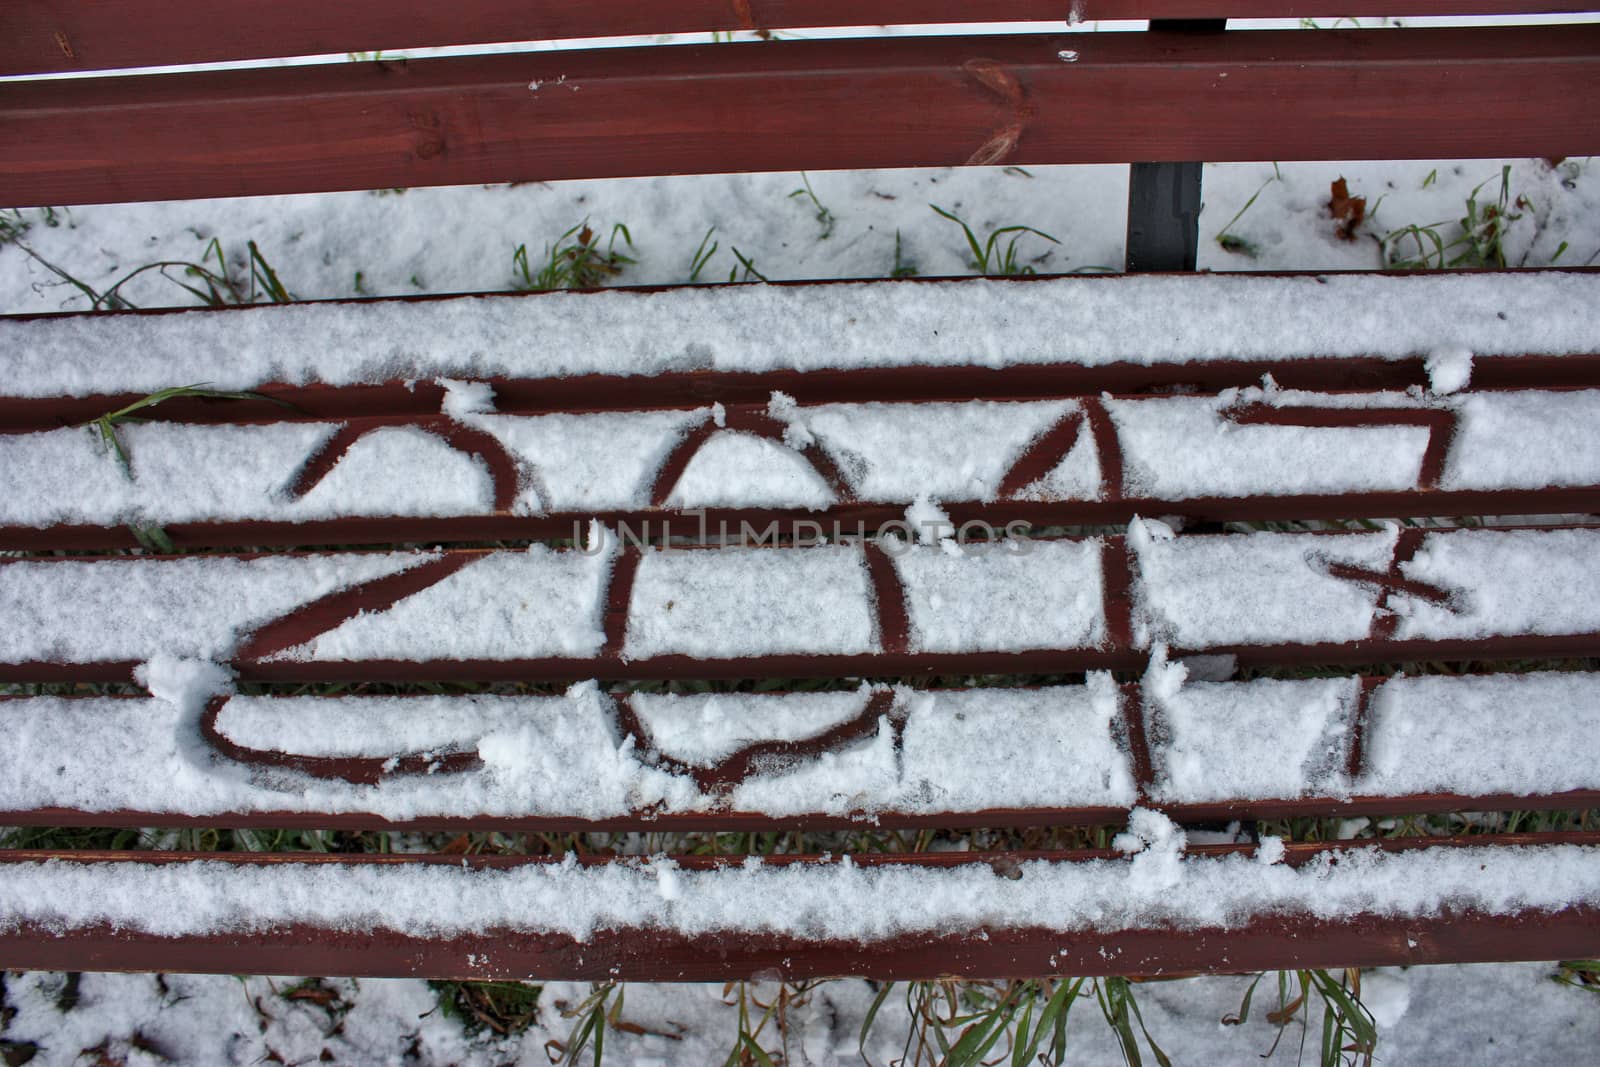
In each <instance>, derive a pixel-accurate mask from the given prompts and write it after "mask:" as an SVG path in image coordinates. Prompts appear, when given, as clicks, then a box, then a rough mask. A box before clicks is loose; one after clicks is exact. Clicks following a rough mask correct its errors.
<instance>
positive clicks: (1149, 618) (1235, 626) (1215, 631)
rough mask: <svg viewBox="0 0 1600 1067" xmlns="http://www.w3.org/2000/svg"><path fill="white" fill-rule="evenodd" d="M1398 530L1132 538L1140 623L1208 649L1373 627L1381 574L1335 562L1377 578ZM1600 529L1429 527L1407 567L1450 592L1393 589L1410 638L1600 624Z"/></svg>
mask: <svg viewBox="0 0 1600 1067" xmlns="http://www.w3.org/2000/svg"><path fill="white" fill-rule="evenodd" d="M1396 537H1397V533H1396V529H1395V528H1390V529H1388V530H1386V531H1382V532H1375V533H1370V534H1340V535H1332V536H1306V535H1297V534H1273V533H1256V534H1246V535H1237V534H1230V535H1224V536H1201V537H1177V538H1174V539H1170V540H1142V539H1135V540H1136V542H1141V543H1138V544H1137V548H1136V551H1137V555H1138V561H1139V567H1138V578H1137V585H1138V599H1139V604H1140V611H1139V612H1138V614H1137V615H1136V619H1135V623H1136V627H1137V629H1138V631H1139V633H1140V634H1141V636H1142V637H1143V638H1144V639H1146V640H1164V641H1168V642H1170V643H1171V644H1172V645H1173V646H1174V647H1178V648H1184V649H1205V648H1216V647H1229V646H1234V645H1262V644H1280V643H1319V642H1325V641H1354V640H1359V639H1362V638H1365V637H1366V636H1367V634H1368V632H1369V630H1370V629H1371V626H1372V622H1373V617H1374V612H1375V611H1377V610H1379V595H1380V587H1379V585H1378V584H1377V582H1376V581H1373V582H1364V581H1363V582H1358V581H1346V580H1341V579H1339V578H1336V577H1334V576H1333V575H1332V574H1330V573H1329V565H1330V564H1335V563H1339V564H1348V565H1354V566H1357V567H1359V568H1360V569H1361V570H1363V571H1367V572H1371V573H1372V574H1374V576H1375V577H1380V576H1382V575H1385V574H1386V573H1387V572H1388V569H1389V563H1390V559H1391V558H1392V556H1393V552H1394V546H1395V543H1396ZM1597 552H1600V530H1596V529H1574V530H1546V531H1531V530H1516V531H1499V530H1450V531H1441V532H1430V533H1428V534H1427V535H1426V536H1425V537H1424V538H1423V542H1422V547H1421V548H1420V549H1419V551H1418V552H1417V554H1416V557H1415V559H1413V560H1412V561H1411V562H1409V563H1406V564H1404V565H1403V566H1402V567H1401V573H1402V574H1403V575H1404V576H1405V577H1406V578H1408V579H1413V580H1420V581H1422V582H1426V583H1428V584H1430V585H1432V586H1435V587H1436V588H1438V589H1439V590H1440V591H1441V592H1443V593H1444V594H1445V595H1446V596H1447V598H1448V599H1447V600H1446V602H1445V603H1443V604H1434V603H1430V602H1429V601H1427V600H1423V599H1421V598H1419V597H1415V596H1412V595H1411V594H1408V593H1403V592H1391V593H1388V594H1387V596H1386V597H1385V598H1384V600H1383V604H1382V608H1381V610H1383V611H1387V612H1393V613H1395V614H1397V615H1399V616H1400V620H1399V625H1398V628H1397V630H1396V632H1395V636H1396V637H1397V638H1398V639H1401V640H1409V639H1417V640H1453V639H1475V638H1483V637H1489V636H1492V635H1509V634H1549V635H1553V634H1581V633H1592V632H1600V570H1597V569H1596V568H1595V566H1594V565H1593V560H1594V559H1595V558H1596V553H1597Z"/></svg>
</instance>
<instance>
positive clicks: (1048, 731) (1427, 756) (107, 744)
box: [0, 673, 1600, 832]
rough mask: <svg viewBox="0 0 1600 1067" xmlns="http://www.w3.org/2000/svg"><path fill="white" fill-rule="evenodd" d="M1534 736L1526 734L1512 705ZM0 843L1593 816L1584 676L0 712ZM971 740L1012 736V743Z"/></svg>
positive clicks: (1591, 699) (245, 700)
mask: <svg viewBox="0 0 1600 1067" xmlns="http://www.w3.org/2000/svg"><path fill="white" fill-rule="evenodd" d="M1524 708H1537V709H1538V710H1537V715H1538V721H1539V722H1542V723H1546V724H1550V725H1552V726H1555V725H1557V724H1559V728H1560V730H1561V734H1562V737H1563V739H1564V740H1563V741H1562V742H1561V743H1559V744H1552V743H1550V742H1549V741H1547V740H1541V738H1543V737H1544V735H1543V734H1541V733H1540V732H1539V731H1538V730H1529V729H1528V728H1527V724H1526V723H1524V722H1522V721H1521V720H1519V719H1518V718H1517V717H1516V715H1515V714H1514V712H1516V711H1518V710H1520V709H1524ZM0 728H3V729H4V731H5V732H6V733H7V735H8V736H9V737H10V738H11V739H12V745H11V750H12V752H13V753H14V757H15V760H14V765H13V769H12V773H11V776H10V778H9V779H8V780H7V781H6V782H4V783H0V822H4V823H6V824H8V825H51V826H60V825H82V826H106V825H131V826H153V825H160V826H179V825H182V826H188V825H225V826H261V827H281V826H284V825H315V826H319V827H325V828H326V827H340V828H358V827H372V826H405V827H410V828H418V827H430V828H449V829H464V828H488V827H493V828H504V829H509V830H522V831H561V832H569V831H591V830H624V829H646V830H652V831H665V830H700V831H704V830H708V829H712V828H716V829H722V830H729V829H740V830H758V829H773V828H793V827H796V826H799V827H804V828H809V829H822V828H830V829H831V828H846V827H851V826H858V825H861V824H862V823H870V824H871V825H873V826H881V827H886V828H897V827H919V828H920V827H951V826H978V827H982V826H1043V825H1057V826H1059V825H1072V824H1078V825H1095V824H1101V825H1103V824H1118V823H1122V822H1124V821H1125V820H1126V818H1127V814H1128V811H1129V809H1130V808H1132V807H1133V806H1134V805H1135V804H1136V803H1142V802H1148V803H1154V804H1158V805H1159V806H1160V808H1161V810H1162V811H1163V812H1165V813H1166V814H1168V815H1169V816H1171V817H1173V818H1175V819H1179V820H1182V821H1185V822H1196V821H1212V820H1217V821H1225V820H1230V819H1245V818H1280V817H1293V816H1329V815H1334V816H1351V815H1357V814H1382V815H1395V814H1401V813H1417V812H1444V811H1466V810H1472V811H1479V810H1502V809H1518V810H1527V809H1535V808H1565V809H1578V808H1584V807H1592V806H1600V675H1594V674H1565V673H1539V674H1532V675H1491V676H1465V677H1425V678H1394V679H1388V680H1385V679H1381V678H1366V679H1362V678H1330V679H1315V680H1310V679H1308V680H1299V681H1271V680H1257V681H1252V682H1226V683H1204V682H1202V683H1194V682H1190V683H1188V684H1186V685H1183V686H1182V687H1181V688H1178V689H1177V690H1176V691H1174V692H1163V691H1159V690H1156V689H1151V690H1150V691H1142V690H1141V688H1140V687H1139V686H1132V685H1126V686H1122V687H1120V688H1119V687H1117V686H1115V685H1113V684H1112V683H1111V682H1110V680H1109V679H1107V678H1095V679H1094V680H1092V681H1091V683H1090V684H1089V685H1087V686H1057V687H1050V688H1044V689H973V690H929V691H920V692H919V691H912V690H909V689H899V690H895V691H890V690H886V689H877V690H868V689H863V690H861V691H857V692H848V691H847V692H837V693H821V694H818V693H810V694H808V693H787V694H766V695H750V694H730V693H723V694H716V695H694V696H655V695H650V694H644V693H634V694H631V695H626V694H616V693H613V694H602V693H600V692H598V691H597V690H596V689H595V688H594V687H592V686H580V687H578V688H575V689H574V690H572V691H571V692H570V693H569V694H568V695H567V696H565V697H473V696H438V697H435V696H419V697H398V698H383V697H355V698H344V699H339V698H319V697H302V698H296V697H270V698H269V697H246V696H232V697H226V696H224V697H217V698H214V699H213V700H212V701H210V702H209V703H208V704H207V705H206V707H205V710H204V711H201V709H200V708H199V707H197V706H183V705H182V704H174V703H169V702H167V701H166V700H158V699H152V700H145V699H138V698H122V699H104V698H75V699H60V698H44V697H40V698H18V699H14V700H8V701H0ZM994 738H1019V739H1020V738H1026V739H1027V744H1026V745H1023V746H1018V747H1016V748H1012V747H1008V746H1002V745H996V744H994V743H993V739H994Z"/></svg>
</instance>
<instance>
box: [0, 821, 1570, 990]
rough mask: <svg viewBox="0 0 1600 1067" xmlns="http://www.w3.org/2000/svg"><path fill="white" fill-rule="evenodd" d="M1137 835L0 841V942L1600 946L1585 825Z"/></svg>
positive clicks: (1242, 959) (748, 956)
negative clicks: (615, 853)
mask: <svg viewBox="0 0 1600 1067" xmlns="http://www.w3.org/2000/svg"><path fill="white" fill-rule="evenodd" d="M1167 825H1170V824H1167ZM1157 827H1159V824H1157ZM1147 828H1148V827H1147ZM1155 837H1156V839H1155V840H1154V841H1153V843H1151V844H1150V845H1149V846H1148V847H1146V849H1145V850H1144V851H1143V852H1140V853H1139V854H1138V855H1135V856H1134V857H1133V859H1132V860H1131V861H1130V860H1128V859H1125V858H1113V857H1114V856H1115V854H1114V853H1113V854H1107V853H1103V852H1102V853H1047V854H1038V853H1033V854H1029V853H1014V852H1012V853H998V854H992V855H989V854H982V853H977V854H974V853H946V854H942V855H939V854H935V855H905V854H901V855H869V856H855V857H849V858H847V862H846V863H843V864H841V863H840V862H839V861H838V860H837V859H834V860H831V861H829V860H819V859H817V858H816V857H775V858H771V859H767V860H756V859H751V860H748V861H741V860H740V859H738V858H734V859H717V858H708V857H681V858H677V859H673V860H667V859H664V858H663V859H658V860H653V861H649V862H647V863H643V864H641V863H639V862H638V861H610V860H605V859H596V858H589V859H584V860H577V861H574V860H572V859H570V858H569V859H568V860H567V861H566V862H562V861H559V860H557V861H552V860H550V859H548V858H531V857H482V856H474V857H463V856H438V855H434V856H361V857H343V856H326V855H324V856H316V855H304V854H302V855H295V856H288V855H281V854H280V855H240V854H209V855H208V854H192V853H190V854H183V853H166V854H161V853H148V852H146V853H128V852H123V853H50V852H44V853H41V852H35V851H28V850H8V851H6V852H5V853H0V888H3V892H0V959H4V960H5V962H6V965H7V966H8V967H52V968H57V969H67V970H82V969H95V970H116V969H157V970H174V969H182V970H199V971H206V970H211V971H223V972H226V973H234V972H239V971H250V972H261V973H267V972H282V971H285V970H289V971H295V970H307V969H309V970H314V971H316V972H318V973H319V974H328V975H344V974H351V975H366V974H390V975H394V974H412V975H418V976H427V977H436V978H445V977H450V978H517V979H527V978H534V979H538V978H562V979H567V980H572V979H579V980H582V979H591V978H592V979H597V980H614V979H622V980H627V979H634V978H641V977H649V978H655V979H663V978H679V979H685V978H687V979H732V978H745V977H751V976H753V975H755V974H757V973H761V974H764V975H768V976H770V975H772V974H774V973H776V974H781V975H782V976H783V977H785V978H790V979H794V978H802V977H815V976H820V975H823V974H839V973H852V974H865V975H870V976H872V977H876V978H896V979H899V978H935V977H940V976H945V975H994V974H1008V973H1024V974H1035V975H1044V974H1062V973H1064V974H1080V975H1081V974H1091V975H1093V974H1161V973H1172V972H1194V971H1197V970H1216V969H1221V968H1225V969H1229V970H1253V969H1278V968H1282V967H1285V966H1295V967H1326V966H1375V965H1384V964H1403V963H1433V962H1446V961H1451V962H1466V961H1472V960H1487V959H1496V960H1510V959H1549V958H1557V957H1565V956H1576V955H1592V954H1594V953H1595V952H1596V951H1600V922H1597V921H1596V920H1597V919H1600V907H1597V906H1596V905H1597V900H1596V889H1595V886H1596V885H1597V884H1600V882H1597V878H1596V874H1597V871H1600V835H1595V834H1529V835H1504V836H1495V835H1483V836H1479V837H1468V838H1444V839H1438V838H1422V839H1418V838H1412V839H1400V840H1387V841H1380V842H1366V843H1360V844H1356V843H1337V844H1289V845H1286V846H1283V851H1282V853H1281V857H1282V862H1279V863H1270V862H1263V861H1262V860H1261V859H1258V858H1256V857H1254V856H1253V852H1254V851H1255V850H1254V849H1253V848H1252V847H1251V846H1195V847H1193V848H1191V849H1189V850H1188V854H1187V855H1186V856H1183V857H1182V858H1180V854H1179V852H1178V849H1179V848H1180V847H1181V844H1180V843H1179V842H1177V841H1176V840H1174V839H1170V838H1163V837H1161V836H1160V835H1155ZM1131 847H1137V845H1135V846H1131ZM1334 857H1338V862H1336V863H1330V862H1329V860H1330V859H1332V858H1334ZM1265 858H1266V859H1267V860H1270V859H1272V858H1273V853H1272V852H1270V851H1269V852H1267V853H1266V854H1265ZM291 962H292V963H293V964H294V965H293V966H287V964H289V963H291Z"/></svg>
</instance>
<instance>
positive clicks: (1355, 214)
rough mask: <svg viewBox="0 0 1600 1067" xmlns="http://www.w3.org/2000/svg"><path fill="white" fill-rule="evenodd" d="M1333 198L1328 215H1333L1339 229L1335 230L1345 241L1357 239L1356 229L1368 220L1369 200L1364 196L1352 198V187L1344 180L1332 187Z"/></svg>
mask: <svg viewBox="0 0 1600 1067" xmlns="http://www.w3.org/2000/svg"><path fill="white" fill-rule="evenodd" d="M1331 191H1332V193H1333V198H1332V199H1331V200H1329V201H1328V214H1330V215H1332V216H1333V218H1334V221H1336V222H1338V224H1339V225H1338V227H1337V228H1336V229H1335V230H1334V232H1335V233H1337V234H1338V235H1339V239H1340V240H1343V241H1354V240H1355V239H1356V228H1357V227H1358V226H1360V225H1361V223H1362V222H1364V221H1365V220H1366V217H1367V198H1366V197H1364V196H1351V195H1350V186H1349V185H1347V184H1346V183H1345V180H1344V179H1343V178H1340V179H1338V180H1337V181H1335V182H1334V183H1333V185H1332V187H1331Z"/></svg>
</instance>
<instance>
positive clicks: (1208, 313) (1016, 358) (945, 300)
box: [0, 268, 1600, 428]
mask: <svg viewBox="0 0 1600 1067" xmlns="http://www.w3.org/2000/svg"><path fill="white" fill-rule="evenodd" d="M1597 304H1600V268H1591V269H1578V270H1549V271H1483V272H1480V271H1443V272H1433V271H1429V272H1424V273H1420V274H1410V275H1398V274H1389V273H1385V274H1367V273H1350V274H1293V275H1268V276H1253V275H1246V274H1201V275H1189V276H1138V275H1131V276H1130V275H1116V276H1081V277H1072V278H1031V279H990V278H967V279H962V280H957V281H952V280H948V279H938V280H929V281H923V280H911V281H877V282H867V283H863V282H833V283H798V284H776V285H728V286H723V285H715V286H678V287H673V288H668V289H664V290H656V291H645V292H638V291H633V290H607V291H602V292H587V293H565V292H558V293H541V294H525V295H517V294H495V295H487V296H476V297H464V298H463V297H429V298H422V299H415V300H404V299H400V300H394V299H386V300H369V301H325V302H312V303H303V304H294V305H290V306H283V307H260V306H258V307H226V308H220V309H216V310H209V309H175V310H159V311H158V310H152V311H139V312H128V313H123V312H117V313H110V314H104V313H93V314H86V313H73V314H57V315H39V316H24V317H18V318H6V319H3V320H0V347H3V349H4V351H5V352H6V356H7V360H8V366H9V367H11V368H12V369H13V371H14V373H12V374H9V375H7V376H6V377H4V378H3V379H0V424H3V425H5V426H7V427H13V426H15V427H19V428H20V427H24V426H26V427H40V426H58V425H63V424H70V423H73V422H82V421H85V420H87V419H91V418H94V417H96V416H98V415H102V414H104V413H106V412H107V411H111V410H115V409H116V408H117V407H119V406H121V404H119V403H116V401H121V403H129V402H132V401H133V400H137V399H140V398H141V397H143V396H144V395H146V394H149V393H154V392H156V391H158V390H162V389H168V388H171V387H172V386H174V385H183V384H189V383H205V384H206V385H208V386H209V387H211V388H213V389H224V390H257V389H259V390H263V391H265V392H267V393H271V394H272V395H274V396H277V397H278V398H280V399H282V400H286V401H290V402H293V403H296V404H300V405H302V406H304V407H306V409H307V411H308V413H310V414H312V415H315V416H318V417H339V418H343V417H349V416H355V415H370V414H383V413H416V414H434V413H437V412H438V411H439V410H440V407H441V403H442V400H443V397H444V388H443V387H442V386H440V385H439V384H438V379H441V378H442V379H456V380H462V381H478V382H490V383H492V384H493V385H494V386H495V388H496V390H497V392H496V400H497V402H498V403H499V404H501V405H502V406H503V407H504V408H505V409H506V410H511V411H518V412H530V413H535V412H545V411H552V410H575V411H585V410H587V411H610V410H618V409H627V408H630V407H638V408H656V407H674V408H676V407H685V406H694V405H701V404H707V403H710V402H711V401H720V402H722V403H725V404H735V403H756V404H766V403H767V402H768V399H769V398H770V397H771V395H772V393H773V392H774V391H778V392H784V393H787V394H789V395H791V396H793V397H794V398H795V399H796V400H797V401H799V402H800V403H803V404H813V403H849V402H858V401H868V400H876V399H878V398H879V397H881V396H883V395H885V391H886V390H887V391H888V395H894V396H900V395H903V396H905V397H906V398H907V399H917V400H960V399H967V398H990V399H994V398H1004V397H1008V396H1018V395H1027V394H1030V393H1036V394H1044V395H1051V394H1056V395H1063V394H1080V395H1082V394H1090V395H1095V396H1098V395H1099V394H1100V393H1102V392H1113V393H1141V392H1151V391H1154V390H1158V389H1166V390H1169V391H1175V392H1184V391H1211V392H1215V391H1218V390H1222V389H1226V388H1231V387H1248V386H1253V385H1259V384H1260V383H1261V377H1262V375H1264V374H1271V375H1272V376H1273V378H1274V380H1275V381H1277V383H1278V384H1279V385H1281V386H1282V387H1284V388H1286V389H1307V390H1324V391H1329V390H1366V389H1406V388H1409V387H1411V386H1418V387H1422V386H1426V385H1427V384H1428V381H1429V379H1428V375H1427V373H1426V369H1425V366H1424V364H1425V362H1426V358H1427V357H1428V356H1429V355H1430V354H1432V353H1434V352H1435V351H1437V350H1438V349H1440V348H1441V347H1445V348H1448V347H1451V346H1460V347H1461V348H1463V349H1465V350H1467V351H1470V352H1471V354H1472V380H1471V383H1472V385H1473V386H1475V387H1493V388H1504V387H1539V386H1569V385H1572V386H1584V387H1587V388H1600V342H1597V339H1596V336H1595V329H1594V316H1593V314H1592V313H1591V312H1590V308H1592V307H1594V306H1595V305H1597ZM997 322H998V323H1004V324H1005V328H1004V329H1003V330H996V329H995V328H994V326H993V325H992V324H993V323H997ZM618 336H625V337H626V338H627V343H626V344H618V343H617V337H618ZM530 337H536V338H539V341H540V343H539V344H529V343H528V338H530ZM125 352H138V353H141V355H142V356H144V357H145V358H141V359H138V360H129V359H121V358H113V354H116V353H125ZM217 353H227V358H226V359H225V360H221V359H218V358H217ZM375 368H378V370H376V371H375ZM907 369H914V370H915V373H914V374H910V375H908V374H906V373H905V371H906V370H907ZM516 383H522V386H521V387H520V388H513V387H514V386H515V385H516ZM918 383H920V384H918ZM334 387H337V389H334ZM351 387H354V388H351ZM330 390H332V391H330ZM69 398H73V399H70V400H69ZM336 399H337V401H338V403H334V401H335V400H336ZM164 412H172V413H175V414H174V417H181V418H185V419H192V420H196V421H204V420H207V419H210V420H213V421H215V420H216V419H217V418H218V417H219V416H220V417H221V418H224V419H227V418H233V417H235V415H236V414H237V415H238V417H246V416H245V415H243V414H242V412H248V413H249V415H248V417H249V418H253V419H267V420H276V419H280V418H282V417H283V413H284V409H283V408H282V407H281V406H279V405H276V404H271V403H259V402H257V403H256V404H255V405H254V406H253V407H252V406H250V402H228V403H216V402H209V403H208V402H202V401H196V400H186V399H184V398H177V399H174V400H170V401H167V402H166V403H163V404H162V405H160V406H159V407H157V408H154V409H149V411H148V412H144V411H141V412H140V414H141V415H144V414H149V415H152V416H155V417H161V416H162V413H164ZM208 413H209V414H208Z"/></svg>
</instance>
